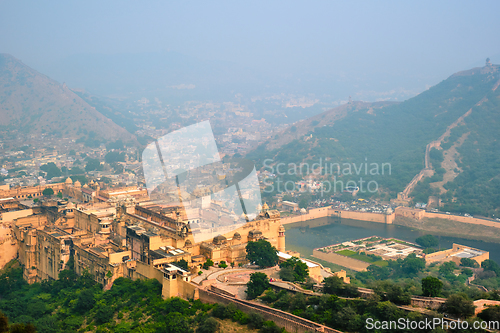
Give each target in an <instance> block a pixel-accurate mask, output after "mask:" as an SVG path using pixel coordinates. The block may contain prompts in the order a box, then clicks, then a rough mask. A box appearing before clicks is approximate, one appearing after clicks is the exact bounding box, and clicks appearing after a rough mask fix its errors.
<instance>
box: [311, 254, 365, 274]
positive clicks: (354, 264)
mask: <svg viewBox="0 0 500 333" xmlns="http://www.w3.org/2000/svg"><path fill="white" fill-rule="evenodd" d="M312 255H313V257H315V258H318V259H321V260H324V261H328V262H331V263H334V264H337V265H340V266H343V267H347V268H349V269H352V270H353V271H356V272H363V271H366V269H367V268H368V266H370V265H371V264H370V263H367V262H364V261H361V260H358V259H354V258H350V257H346V256H343V255H340V254H337V253H324V252H321V251H318V250H316V249H314V250H313V254H312Z"/></svg>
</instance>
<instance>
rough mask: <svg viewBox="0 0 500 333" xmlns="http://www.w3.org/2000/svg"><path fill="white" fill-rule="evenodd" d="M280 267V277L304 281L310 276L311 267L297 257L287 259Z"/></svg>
mask: <svg viewBox="0 0 500 333" xmlns="http://www.w3.org/2000/svg"><path fill="white" fill-rule="evenodd" d="M280 267H281V270H280V277H281V278H282V279H283V280H285V281H291V282H293V281H299V282H304V281H305V280H306V278H307V277H308V276H309V268H307V264H306V263H304V262H302V261H301V260H300V259H299V258H297V257H291V258H290V259H287V260H286V261H285V262H283V263H281V264H280ZM282 273H283V274H282ZM290 273H291V274H290Z"/></svg>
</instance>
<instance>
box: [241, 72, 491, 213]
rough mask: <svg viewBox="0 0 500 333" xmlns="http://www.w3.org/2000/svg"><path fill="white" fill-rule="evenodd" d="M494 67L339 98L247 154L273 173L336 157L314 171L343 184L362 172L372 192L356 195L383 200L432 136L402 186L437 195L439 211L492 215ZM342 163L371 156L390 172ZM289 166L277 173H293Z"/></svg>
mask: <svg viewBox="0 0 500 333" xmlns="http://www.w3.org/2000/svg"><path fill="white" fill-rule="evenodd" d="M499 68H500V66H498V65H492V64H491V63H488V64H487V65H486V66H484V67H478V68H474V69H471V70H467V71H463V72H459V73H456V74H454V75H452V76H450V77H449V78H448V79H446V80H444V81H442V82H441V83H439V84H437V85H435V86H433V87H431V88H430V89H428V90H426V91H425V92H423V93H421V94H419V95H418V96H415V97H413V98H411V99H408V100H406V101H404V102H402V103H364V102H350V103H347V104H345V105H343V106H340V107H338V108H335V109H333V110H330V111H327V112H325V113H322V114H319V115H317V116H315V117H313V118H310V119H307V120H303V121H300V122H298V123H295V124H294V125H292V126H290V127H289V128H287V129H286V130H284V131H283V132H282V133H279V134H277V135H276V136H274V137H273V138H271V139H270V140H268V141H267V142H266V143H264V144H263V145H261V146H260V147H258V148H257V149H256V150H255V151H253V152H251V153H249V154H248V155H247V157H249V158H252V159H253V160H255V161H256V163H257V166H258V167H263V166H264V165H265V166H266V168H267V169H270V171H275V172H276V168H275V167H276V166H277V165H278V163H285V164H288V163H295V164H297V165H299V164H300V163H308V164H309V166H311V167H313V164H314V163H318V162H319V161H320V159H322V162H323V164H325V162H328V165H330V164H331V163H340V166H341V172H340V174H338V173H335V172H334V173H333V174H331V173H330V171H331V170H326V169H325V168H324V169H323V170H322V175H321V176H320V177H318V178H321V179H323V180H329V181H333V180H334V179H336V180H342V181H343V183H344V184H345V183H347V181H348V180H353V181H356V182H359V179H360V177H363V180H364V181H370V180H373V181H376V182H377V184H378V185H379V191H377V192H376V193H364V194H363V193H359V194H358V195H359V196H362V197H369V196H374V197H381V198H385V199H389V198H394V197H395V196H396V194H397V193H398V192H402V191H403V190H404V189H405V187H406V186H407V184H408V183H409V182H410V181H411V180H412V179H413V177H415V176H416V175H417V174H418V173H419V172H420V171H421V170H422V169H424V168H425V164H424V157H425V151H426V146H427V145H428V144H430V143H433V145H432V146H433V147H434V148H433V149H432V150H431V154H430V157H431V161H430V167H429V172H428V173H427V174H428V175H429V176H428V177H424V179H422V180H421V181H420V182H418V185H417V186H416V187H415V188H414V190H413V191H412V192H411V193H410V197H412V198H413V201H414V202H427V201H428V198H429V196H438V197H440V198H441V199H442V201H443V204H444V209H446V210H450V211H456V212H467V213H471V214H481V215H489V216H493V215H495V216H500V204H499V203H500V154H499V152H500V134H499V133H500V89H497V88H498V86H499V84H500V71H499ZM461 117H462V118H461ZM452 125H453V126H452ZM455 125H456V126H455ZM266 159H268V161H267V162H264V161H265V160H266ZM271 160H272V162H271ZM343 163H349V164H355V165H356V166H359V165H360V164H363V163H367V164H368V170H370V165H371V163H375V164H378V165H379V166H380V165H381V164H382V163H390V164H391V174H390V175H388V174H387V173H386V174H385V175H372V174H370V172H368V174H365V173H366V172H365V167H364V164H363V169H362V170H361V172H359V173H358V174H356V172H355V171H354V170H353V171H352V173H351V174H348V173H349V172H343V171H344V167H343ZM269 166H273V167H274V169H271V168H270V167H269ZM316 166H317V165H316ZM281 170H282V171H283V170H288V168H283V167H282V168H281ZM334 170H337V169H336V168H334ZM358 170H359V169H358ZM325 171H326V174H325ZM293 173H294V172H291V174H288V173H287V174H285V175H282V178H283V180H298V179H299V178H301V177H296V176H295V175H293ZM374 173H375V172H374ZM432 174H433V175H432ZM431 175H432V176H431ZM299 176H302V175H299ZM334 177H336V178H334ZM365 186H366V183H365ZM340 191H342V190H340Z"/></svg>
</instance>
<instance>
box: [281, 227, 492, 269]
mask: <svg viewBox="0 0 500 333" xmlns="http://www.w3.org/2000/svg"><path fill="white" fill-rule="evenodd" d="M328 219H329V220H330V222H331V223H332V224H329V225H326V226H323V227H319V228H297V227H293V225H285V230H286V231H285V236H286V249H287V250H293V251H297V252H300V253H301V255H302V256H303V257H309V256H311V255H312V252H313V249H315V248H318V247H322V246H327V245H331V244H337V243H342V242H345V241H351V240H354V239H358V238H364V237H369V236H380V237H384V238H392V237H393V238H398V239H401V240H404V241H408V242H413V243H414V242H415V239H416V238H418V237H420V236H422V235H426V234H428V232H425V231H420V230H416V229H412V228H408V227H403V226H399V225H393V224H382V223H374V222H365V221H357V220H349V219H342V222H341V223H340V224H338V223H334V220H333V219H331V218H328ZM436 237H437V238H438V239H439V246H440V248H441V249H442V250H444V249H450V248H451V247H452V244H453V243H458V244H461V245H467V246H471V247H474V248H477V249H480V250H484V251H489V252H490V259H492V260H494V261H496V262H497V263H500V243H492V242H483V241H480V240H470V239H464V238H456V237H445V236H436ZM312 259H314V258H312Z"/></svg>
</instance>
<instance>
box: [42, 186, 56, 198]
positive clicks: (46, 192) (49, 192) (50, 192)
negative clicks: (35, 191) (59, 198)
mask: <svg viewBox="0 0 500 333" xmlns="http://www.w3.org/2000/svg"><path fill="white" fill-rule="evenodd" d="M42 194H43V196H44V197H50V196H53V195H54V190H53V189H52V188H50V187H47V188H46V189H44V190H43V192H42Z"/></svg>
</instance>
